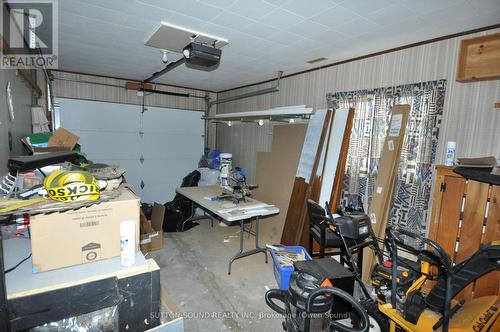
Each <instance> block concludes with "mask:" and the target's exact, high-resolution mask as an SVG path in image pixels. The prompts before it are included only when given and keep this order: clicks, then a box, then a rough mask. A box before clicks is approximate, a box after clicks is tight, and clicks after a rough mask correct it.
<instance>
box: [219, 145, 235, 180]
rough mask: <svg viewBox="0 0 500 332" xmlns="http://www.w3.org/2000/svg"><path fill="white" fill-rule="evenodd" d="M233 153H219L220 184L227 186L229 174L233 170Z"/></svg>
mask: <svg viewBox="0 0 500 332" xmlns="http://www.w3.org/2000/svg"><path fill="white" fill-rule="evenodd" d="M232 164H233V155H232V154H231V153H221V154H220V185H221V186H223V187H225V186H229V176H230V174H231V171H232V170H233V166H232Z"/></svg>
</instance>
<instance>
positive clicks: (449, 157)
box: [445, 141, 457, 166]
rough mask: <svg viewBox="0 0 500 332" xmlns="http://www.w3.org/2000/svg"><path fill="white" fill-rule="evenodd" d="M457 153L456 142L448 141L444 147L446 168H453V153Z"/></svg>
mask: <svg viewBox="0 0 500 332" xmlns="http://www.w3.org/2000/svg"><path fill="white" fill-rule="evenodd" d="M456 151H457V142H454V141H449V142H448V144H447V145H446V161H445V164H446V166H453V165H454V164H455V152H456Z"/></svg>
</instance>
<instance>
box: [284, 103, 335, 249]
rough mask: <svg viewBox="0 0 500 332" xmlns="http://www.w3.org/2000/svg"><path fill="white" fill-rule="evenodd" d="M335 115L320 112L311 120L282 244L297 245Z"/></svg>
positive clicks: (289, 205) (289, 206) (325, 111)
mask: <svg viewBox="0 0 500 332" xmlns="http://www.w3.org/2000/svg"><path fill="white" fill-rule="evenodd" d="M331 116H332V111H330V110H328V111H327V110H318V111H316V113H315V114H314V115H313V116H311V119H310V120H309V123H308V126H307V133H306V137H305V140H304V145H303V147H302V152H301V155H300V161H299V165H298V168H297V174H296V175H295V181H294V183H293V189H292V193H291V197H290V200H289V204H288V210H287V212H286V219H285V225H284V228H283V233H282V235H281V241H280V243H281V244H284V245H297V244H298V243H300V242H301V241H300V238H301V235H302V234H301V233H302V229H303V225H304V219H305V215H306V200H307V198H308V197H309V195H310V192H311V186H312V185H311V183H312V180H313V179H314V178H315V175H316V169H317V167H318V164H319V157H320V154H321V151H323V143H324V140H325V137H326V135H327V131H328V128H329V126H330V119H331Z"/></svg>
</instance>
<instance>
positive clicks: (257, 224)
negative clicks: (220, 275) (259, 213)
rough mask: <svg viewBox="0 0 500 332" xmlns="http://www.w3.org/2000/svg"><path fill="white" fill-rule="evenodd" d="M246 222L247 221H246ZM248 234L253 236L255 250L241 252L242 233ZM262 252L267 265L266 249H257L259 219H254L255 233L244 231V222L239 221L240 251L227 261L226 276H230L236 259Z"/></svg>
mask: <svg viewBox="0 0 500 332" xmlns="http://www.w3.org/2000/svg"><path fill="white" fill-rule="evenodd" d="M247 220H248V219H247ZM245 231H246V232H249V233H250V234H252V235H253V236H255V249H252V250H248V251H243V240H244V233H245ZM259 252H262V253H264V255H265V256H266V264H267V250H266V248H261V247H259V218H258V217H257V218H256V222H255V232H252V231H251V230H246V229H245V220H240V251H239V252H238V253H236V255H234V256H233V257H232V258H231V259H230V260H229V267H228V271H227V274H231V265H232V264H233V262H234V261H235V260H237V259H240V258H243V257H247V256H250V255H254V254H256V253H259Z"/></svg>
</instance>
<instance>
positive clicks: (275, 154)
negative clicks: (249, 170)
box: [255, 124, 307, 243]
mask: <svg viewBox="0 0 500 332" xmlns="http://www.w3.org/2000/svg"><path fill="white" fill-rule="evenodd" d="M306 129H307V125H304V124H301V125H277V126H274V129H273V143H272V149H271V152H259V153H258V154H257V172H256V179H257V184H258V185H259V188H258V189H256V190H255V198H256V199H258V200H260V201H263V202H266V203H269V204H273V205H275V206H277V207H278V208H279V209H280V211H286V209H287V208H288V204H289V201H290V196H291V193H292V189H293V185H294V179H295V173H296V171H297V165H298V163H299V158H300V153H301V150H302V145H303V143H304V137H305V134H306ZM285 216H286V214H285V213H280V214H278V215H275V216H273V217H270V218H266V219H265V222H263V223H261V234H263V237H264V239H265V240H266V241H268V242H271V243H278V242H279V241H280V237H281V233H282V230H283V225H284V223H285Z"/></svg>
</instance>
